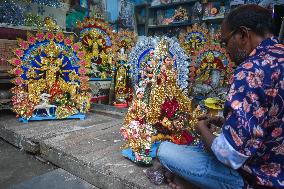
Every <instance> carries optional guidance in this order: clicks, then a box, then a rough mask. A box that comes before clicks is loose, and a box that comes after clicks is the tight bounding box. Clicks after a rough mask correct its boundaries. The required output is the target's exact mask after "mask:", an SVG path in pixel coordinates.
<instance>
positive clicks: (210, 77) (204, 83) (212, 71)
mask: <svg viewBox="0 0 284 189" xmlns="http://www.w3.org/2000/svg"><path fill="white" fill-rule="evenodd" d="M192 62H193V64H192V65H191V68H190V87H191V89H192V90H193V91H192V92H193V93H194V95H197V93H202V94H203V95H205V96H206V97H217V96H218V94H217V93H220V90H221V89H222V88H226V87H227V86H228V80H229V78H230V76H231V75H232V72H233V66H234V64H233V62H232V61H231V60H230V58H229V55H228V54H227V53H226V51H225V49H224V48H222V47H221V46H220V44H211V45H208V44H207V45H205V46H204V47H203V48H201V49H200V50H199V51H198V52H197V53H196V54H195V56H193V58H192ZM194 91H195V92H194ZM197 91H199V92H197ZM224 91H226V90H225V89H224V90H223V93H225V92H224ZM207 95H209V96H207ZM210 95H211V96H210ZM212 95H215V96H212Z"/></svg>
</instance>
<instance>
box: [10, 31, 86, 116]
mask: <svg viewBox="0 0 284 189" xmlns="http://www.w3.org/2000/svg"><path fill="white" fill-rule="evenodd" d="M18 45H19V47H18V48H16V49H15V50H14V54H15V57H14V58H12V59H11V60H10V63H11V64H12V65H13V66H14V68H12V69H11V70H10V73H11V74H13V75H14V76H15V78H14V79H13V80H12V83H14V84H15V85H16V86H15V87H14V88H13V89H12V93H13V97H12V104H13V108H12V109H13V111H14V112H16V113H17V116H19V117H21V118H22V119H24V120H30V119H33V118H35V119H37V120H39V119H46V118H48V119H63V118H68V117H70V116H74V115H77V116H78V115H79V114H80V115H82V114H84V113H86V112H87V111H88V109H89V108H90V94H89V93H88V89H89V87H88V77H87V76H86V73H87V69H88V68H87V67H86V61H85V60H84V52H83V51H81V45H80V43H73V37H72V36H68V37H67V36H64V34H63V32H61V31H58V32H56V33H55V32H50V31H48V32H46V33H43V32H41V31H38V32H37V33H36V34H35V35H32V34H30V33H28V34H27V41H24V40H22V39H18Z"/></svg>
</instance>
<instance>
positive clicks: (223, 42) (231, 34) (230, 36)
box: [221, 26, 251, 48]
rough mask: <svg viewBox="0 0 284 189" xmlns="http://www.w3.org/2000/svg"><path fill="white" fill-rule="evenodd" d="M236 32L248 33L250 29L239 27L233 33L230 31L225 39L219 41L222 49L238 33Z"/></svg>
mask: <svg viewBox="0 0 284 189" xmlns="http://www.w3.org/2000/svg"><path fill="white" fill-rule="evenodd" d="M238 30H246V32H248V31H249V30H251V29H250V28H247V27H245V26H240V27H239V28H238V29H235V30H233V31H231V32H230V33H229V34H228V35H227V36H226V37H225V38H223V39H222V40H221V47H222V48H226V47H227V45H228V42H229V40H230V39H231V38H232V37H233V35H234V34H235V33H236V32H237V31H238Z"/></svg>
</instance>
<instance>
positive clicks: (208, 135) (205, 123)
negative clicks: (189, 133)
mask: <svg viewBox="0 0 284 189" xmlns="http://www.w3.org/2000/svg"><path fill="white" fill-rule="evenodd" d="M195 129H196V130H197V132H198V133H199V134H200V135H201V138H202V139H203V141H204V142H205V144H206V147H207V149H211V145H212V143H213V140H214V139H215V138H216V136H215V135H213V134H212V131H211V130H210V118H209V117H208V116H207V117H206V115H205V116H201V117H199V121H198V123H197V124H196V127H195Z"/></svg>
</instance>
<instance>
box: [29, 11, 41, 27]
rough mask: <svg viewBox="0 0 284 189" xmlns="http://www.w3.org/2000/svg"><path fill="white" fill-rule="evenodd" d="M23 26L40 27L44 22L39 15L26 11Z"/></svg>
mask: <svg viewBox="0 0 284 189" xmlns="http://www.w3.org/2000/svg"><path fill="white" fill-rule="evenodd" d="M25 26H32V27H38V28H41V27H43V26H44V22H43V19H42V18H41V17H40V16H38V15H36V14H33V13H27V14H25Z"/></svg>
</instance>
